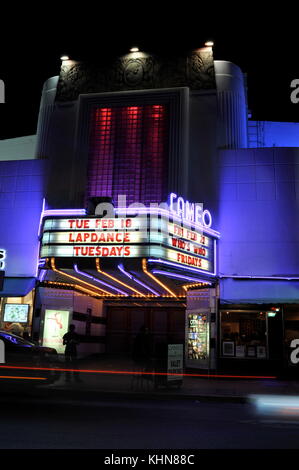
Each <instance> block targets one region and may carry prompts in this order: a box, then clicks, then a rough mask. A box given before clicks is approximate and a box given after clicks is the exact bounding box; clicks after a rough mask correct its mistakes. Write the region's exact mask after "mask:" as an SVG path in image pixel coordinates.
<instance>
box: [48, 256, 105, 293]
mask: <svg viewBox="0 0 299 470" xmlns="http://www.w3.org/2000/svg"><path fill="white" fill-rule="evenodd" d="M51 268H52V270H53V271H55V272H57V273H59V274H62V275H63V276H65V277H69V278H70V279H73V280H74V281H77V282H79V283H80V282H82V284H86V285H87V286H88V287H89V288H92V289H96V290H100V291H101V293H103V292H104V293H105V294H108V295H110V296H112V294H111V292H108V291H106V290H104V289H100V288H99V287H96V286H94V285H93V284H90V283H88V282H85V281H82V279H78V278H77V277H76V276H72V275H71V274H67V273H65V272H64V271H61V270H60V269H57V268H56V267H55V258H51ZM79 285H80V284H79Z"/></svg>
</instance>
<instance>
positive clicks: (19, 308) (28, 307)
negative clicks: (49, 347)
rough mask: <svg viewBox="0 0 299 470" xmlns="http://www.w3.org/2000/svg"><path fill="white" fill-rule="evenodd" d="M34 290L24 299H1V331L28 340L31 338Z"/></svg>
mask: <svg viewBox="0 0 299 470" xmlns="http://www.w3.org/2000/svg"><path fill="white" fill-rule="evenodd" d="M33 300H34V289H33V290H32V291H31V292H29V293H28V294H27V295H26V296H24V297H7V298H2V299H1V310H0V312H1V317H0V329H1V330H6V331H9V332H10V333H14V334H17V335H19V336H24V337H25V338H28V337H30V336H31V328H32V316H33Z"/></svg>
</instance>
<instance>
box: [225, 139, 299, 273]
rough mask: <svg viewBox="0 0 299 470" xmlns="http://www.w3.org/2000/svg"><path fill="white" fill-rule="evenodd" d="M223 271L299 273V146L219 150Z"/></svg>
mask: <svg viewBox="0 0 299 470" xmlns="http://www.w3.org/2000/svg"><path fill="white" fill-rule="evenodd" d="M219 169H220V181H219V192H220V203H219V217H220V219H219V220H220V223H219V225H218V226H217V229H219V231H220V233H221V240H220V243H219V255H220V259H219V272H220V275H221V274H222V275H229V276H236V275H237V276H240V275H246V276H299V148H275V147H274V148H271V149H240V150H225V151H221V152H220V153H219Z"/></svg>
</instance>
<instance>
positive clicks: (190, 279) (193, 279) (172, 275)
mask: <svg viewBox="0 0 299 470" xmlns="http://www.w3.org/2000/svg"><path fill="white" fill-rule="evenodd" d="M152 273H153V274H161V275H162V276H169V277H173V278H176V279H182V280H186V281H194V282H200V283H204V284H208V285H211V284H212V283H211V282H208V281H204V280H203V279H198V278H195V277H189V276H184V275H183V274H175V273H170V272H168V271H160V270H154V271H152Z"/></svg>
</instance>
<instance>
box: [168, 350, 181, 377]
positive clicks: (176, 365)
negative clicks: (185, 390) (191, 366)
mask: <svg viewBox="0 0 299 470" xmlns="http://www.w3.org/2000/svg"><path fill="white" fill-rule="evenodd" d="M167 358H168V359H167V374H175V375H167V380H168V381H172V380H182V379H183V378H182V375H176V374H183V367H184V348H183V345H182V344H169V345H168V351H167Z"/></svg>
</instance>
